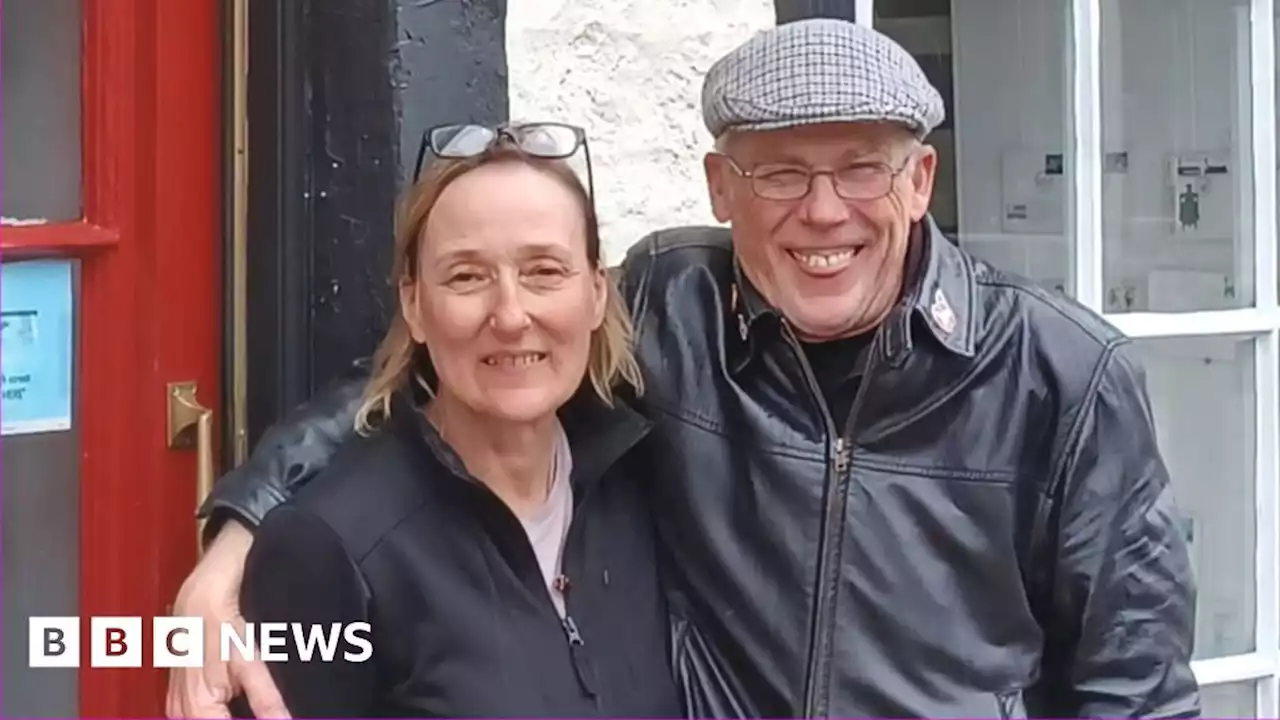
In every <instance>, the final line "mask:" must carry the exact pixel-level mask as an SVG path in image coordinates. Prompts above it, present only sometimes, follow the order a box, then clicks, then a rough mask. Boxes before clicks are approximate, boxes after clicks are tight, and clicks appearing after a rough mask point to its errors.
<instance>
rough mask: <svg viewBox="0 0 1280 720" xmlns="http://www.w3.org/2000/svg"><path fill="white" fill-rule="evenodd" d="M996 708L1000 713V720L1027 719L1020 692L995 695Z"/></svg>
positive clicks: (1014, 691) (1025, 707)
mask: <svg viewBox="0 0 1280 720" xmlns="http://www.w3.org/2000/svg"><path fill="white" fill-rule="evenodd" d="M996 707H997V709H998V710H999V712H1000V716H999V717H1000V720H1021V719H1022V718H1026V717H1028V715H1027V706H1026V703H1025V702H1024V701H1023V699H1022V691H1021V690H1008V691H1005V692H1001V693H996Z"/></svg>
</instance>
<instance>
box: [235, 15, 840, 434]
mask: <svg viewBox="0 0 1280 720" xmlns="http://www.w3.org/2000/svg"><path fill="white" fill-rule="evenodd" d="M512 1H518V2H537V1H538V0H512ZM506 8H507V0H253V2H251V3H249V12H250V18H249V26H250V36H249V43H250V57H251V58H252V62H251V63H250V65H249V68H250V69H249V73H250V74H249V99H248V111H249V119H250V123H249V124H250V131H249V147H250V153H249V156H250V160H249V178H250V188H249V238H248V244H249V249H248V253H249V273H248V305H249V307H248V341H247V345H248V374H249V376H248V425H249V427H248V435H249V437H248V442H249V444H250V445H252V444H253V443H255V442H256V441H257V438H258V437H260V435H261V433H262V431H263V430H264V429H265V428H266V427H267V426H268V425H270V424H271V423H272V422H275V421H276V420H278V419H279V418H281V417H282V416H283V415H284V414H286V413H287V412H288V411H289V410H291V409H292V408H294V407H295V406H297V405H298V404H300V403H302V402H303V401H305V400H306V399H308V398H309V397H311V396H312V395H313V394H314V393H315V392H316V390H317V389H318V388H319V387H321V386H323V385H324V384H326V383H327V382H329V381H330V380H331V379H333V378H334V377H336V376H338V375H339V374H340V373H342V372H343V371H344V370H345V369H347V368H349V367H350V365H351V363H352V362H353V361H354V360H355V359H357V358H360V357H362V356H365V355H368V354H369V353H371V352H372V351H373V348H374V347H375V346H376V344H377V341H378V339H379V338H380V337H381V334H382V331H383V328H384V327H385V322H386V319H387V315H388V313H389V312H390V311H391V308H392V305H391V303H390V302H389V300H390V288H389V285H388V282H387V272H388V269H389V262H390V259H389V251H390V248H391V245H392V236H393V233H394V227H393V221H394V215H395V201H396V196H397V194H398V192H399V190H400V189H401V187H402V185H403V183H404V182H405V181H406V180H407V177H408V175H409V174H410V173H411V172H412V163H413V159H414V156H415V154H416V152H417V147H418V143H419V139H420V137H421V134H422V132H423V130H424V129H426V128H427V127H429V126H431V125H432V124H436V123H442V122H456V121H460V120H470V121H477V122H486V123H492V122H498V121H501V120H503V119H505V118H506V117H507V108H508V105H507V97H508V88H507V62H506V50H505V46H506V14H507V13H506ZM775 8H776V13H777V19H778V21H779V22H788V21H791V20H795V19H798V18H802V17H813V16H817V15H821V16H827V17H843V18H846V19H853V14H854V5H853V0H775ZM228 318H230V314H229V313H228ZM228 330H229V328H228ZM227 336H228V337H231V334H230V332H228V334H227ZM227 367H228V368H229V367H231V365H230V363H229V362H228V363H227ZM227 387H228V388H229V387H230V383H227Z"/></svg>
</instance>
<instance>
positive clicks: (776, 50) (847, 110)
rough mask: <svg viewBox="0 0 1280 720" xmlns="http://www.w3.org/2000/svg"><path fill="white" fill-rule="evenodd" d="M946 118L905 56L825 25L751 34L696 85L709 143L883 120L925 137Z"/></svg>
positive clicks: (854, 29) (891, 45) (862, 33)
mask: <svg viewBox="0 0 1280 720" xmlns="http://www.w3.org/2000/svg"><path fill="white" fill-rule="evenodd" d="M945 115H946V110H945V109H944V108H943V104H942V96H941V95H940V94H939V93H938V91H937V89H936V88H934V87H933V85H931V84H930V83H929V80H928V78H926V77H925V74H924V71H923V70H921V69H920V65H919V64H918V63H916V61H915V58H913V57H911V53H908V52H907V51H906V49H905V48H903V47H902V46H901V45H899V44H898V43H896V42H894V41H893V40H892V39H890V38H889V37H888V36H886V35H884V34H883V33H880V32H878V31H876V30H873V29H871V28H869V27H866V26H864V25H857V24H854V23H851V22H847V21H844V20H835V19H829V18H815V19H810V20H800V21H796V22H790V23H786V24H783V25H779V26H777V27H773V28H770V29H768V30H764V31H761V32H759V33H757V34H756V35H755V36H753V37H752V38H750V39H749V40H747V41H746V42H744V43H743V44H742V45H739V46H738V47H737V48H736V49H734V50H733V51H731V52H730V53H729V54H728V55H725V56H724V57H722V58H720V59H719V60H718V61H716V63H715V64H714V65H712V66H711V70H710V71H708V73H707V77H706V80H705V81H704V82H703V85H702V118H703V121H704V122H705V123H706V126H707V130H709V131H710V132H711V135H712V136H713V137H720V135H721V134H723V133H724V132H725V131H726V130H777V129H780V128H788V127H796V126H799V125H810V124H816V123H828V122H860V121H881V122H897V123H901V124H903V125H905V126H907V127H908V128H910V129H911V130H912V131H914V132H915V134H916V136H917V137H921V138H923V137H924V136H925V135H928V134H929V133H930V132H931V131H932V130H933V129H934V128H935V127H937V126H938V124H939V123H941V122H942V120H943V118H944V117H945Z"/></svg>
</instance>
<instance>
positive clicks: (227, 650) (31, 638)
mask: <svg viewBox="0 0 1280 720" xmlns="http://www.w3.org/2000/svg"><path fill="white" fill-rule="evenodd" d="M27 628H28V630H27V633H28V635H27V643H28V654H29V657H30V662H29V664H30V666H31V667H80V665H81V653H82V650H81V648H82V643H81V635H82V633H81V619H80V618H78V617H33V618H31V619H30V620H29V621H28V623H27ZM89 628H90V629H89V667H116V668H120V667H142V666H143V658H142V655H143V652H142V650H143V647H144V646H145V645H146V638H145V637H144V635H143V619H142V618H140V617H92V618H90V619H89ZM370 636H371V629H370V627H369V623H299V622H266V623H245V624H244V625H243V626H237V625H234V624H230V623H223V624H222V625H220V626H219V628H218V637H217V638H206V636H205V624H204V621H203V620H202V619H201V618H198V617H156V618H153V619H152V622H151V664H150V666H151V667H160V668H174V667H200V666H201V665H203V664H204V663H205V657H206V652H205V650H206V642H216V643H217V658H218V659H219V660H220V661H222V662H228V661H230V660H231V659H232V658H233V657H239V658H243V659H245V660H251V659H254V658H256V659H258V660H261V661H263V662H289V661H297V662H334V661H336V660H338V659H341V660H343V661H345V662H353V663H360V662H367V661H368V660H369V659H370V658H371V657H372V656H373V641H372V639H371V637H370Z"/></svg>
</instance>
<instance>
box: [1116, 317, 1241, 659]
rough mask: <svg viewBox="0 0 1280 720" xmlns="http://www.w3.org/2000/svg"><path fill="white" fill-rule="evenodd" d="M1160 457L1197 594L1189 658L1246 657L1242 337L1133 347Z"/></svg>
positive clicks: (1150, 342) (1153, 342) (1152, 341)
mask: <svg viewBox="0 0 1280 720" xmlns="http://www.w3.org/2000/svg"><path fill="white" fill-rule="evenodd" d="M1138 347H1139V348H1140V351H1141V353H1142V358H1143V362H1144V363H1145V366H1146V369H1147V388H1148V392H1149V393H1150V396H1151V403H1152V406H1153V411H1154V414H1155V420H1156V429H1157V433H1158V437H1159V440H1160V449H1161V451H1162V453H1163V455H1164V460H1165V464H1166V465H1167V466H1168V468H1169V473H1170V475H1171V476H1172V477H1173V485H1174V491H1175V493H1176V495H1177V501H1178V505H1179V507H1180V508H1181V510H1182V514H1183V515H1184V517H1185V518H1186V526H1185V528H1184V532H1185V534H1186V537H1187V538H1188V540H1189V542H1190V547H1191V562H1192V564H1193V566H1194V567H1195V571H1196V580H1197V585H1198V589H1199V595H1198V598H1197V617H1196V648H1195V657H1196V658H1197V659H1201V658H1212V657H1223V656H1227V655H1236V654H1240V653H1247V652H1251V651H1253V649H1254V646H1255V643H1254V628H1255V612H1254V599H1255V592H1256V587H1257V578H1256V577H1255V572H1254V569H1255V568H1254V547H1255V545H1254V544H1255V542H1256V538H1257V533H1256V530H1255V528H1254V483H1255V482H1256V478H1255V462H1254V452H1255V443H1256V442H1257V428H1256V427H1255V415H1254V412H1255V406H1256V396H1255V392H1254V347H1255V343H1254V341H1253V340H1252V339H1248V338H1233V337H1213V338H1198V337H1197V338H1161V339H1149V340H1140V341H1138Z"/></svg>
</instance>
